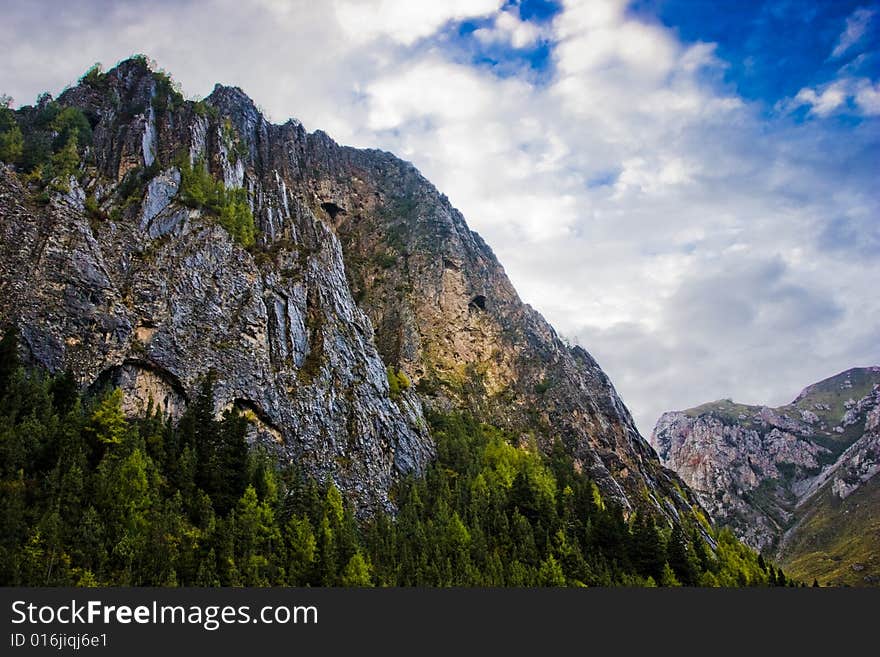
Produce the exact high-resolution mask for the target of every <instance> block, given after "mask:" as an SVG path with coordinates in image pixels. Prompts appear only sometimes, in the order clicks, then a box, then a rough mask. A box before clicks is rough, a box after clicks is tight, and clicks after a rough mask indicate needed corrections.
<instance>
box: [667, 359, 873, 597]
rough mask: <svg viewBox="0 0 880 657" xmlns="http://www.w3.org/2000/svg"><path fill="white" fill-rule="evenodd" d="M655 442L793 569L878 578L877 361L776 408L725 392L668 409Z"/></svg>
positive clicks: (858, 581)
mask: <svg viewBox="0 0 880 657" xmlns="http://www.w3.org/2000/svg"><path fill="white" fill-rule="evenodd" d="M651 443H652V444H653V446H654V447H655V449H656V450H657V452H658V454H659V456H660V460H661V462H662V463H663V464H664V465H666V466H667V467H669V468H672V469H673V470H675V471H676V472H678V474H679V475H680V476H681V477H682V478H683V479H684V480H685V481H686V482H687V483H688V485H689V486H690V487H691V488H692V489H693V490H694V491H695V492H696V494H697V496H698V497H699V499H700V501H701V502H702V504H703V506H704V507H705V508H706V509H707V510H708V511H709V513H710V515H711V516H712V519H713V520H714V521H715V522H717V523H720V524H723V525H727V526H729V527H731V528H732V529H733V530H734V532H735V533H736V534H737V535H738V536H739V537H740V538H741V539H742V540H743V541H745V542H746V543H747V544H749V545H751V546H753V547H754V548H756V549H759V550H762V551H764V552H765V553H768V554H772V555H775V556H776V557H777V558H778V559H779V560H780V562H781V563H782V564H783V565H784V566H785V567H786V568H787V570H788V571H789V572H790V573H791V574H792V575H794V576H796V577H798V578H800V579H802V580H806V581H810V580H812V579H813V578H818V579H819V581H820V582H821V583H829V584H849V585H865V584H878V583H880V476H876V475H877V474H878V472H880V367H866V368H855V369H851V370H847V371H846V372H842V373H841V374H838V375H836V376H833V377H831V378H829V379H825V380H824V381H820V382H819V383H816V384H813V385H811V386H808V387H807V388H805V389H804V390H803V392H801V393H800V394H799V395H798V396H797V398H796V399H795V400H794V401H793V402H792V403H791V404H788V405H786V406H781V407H779V408H769V407H766V406H747V405H743V404H737V403H734V402H733V401H731V400H720V401H715V402H711V403H708V404H703V405H702V406H697V407H696V408H692V409H688V410H685V411H677V412H669V413H664V414H663V416H662V417H661V418H660V420H659V421H658V422H657V426H656V427H655V428H654V432H653V434H652V436H651Z"/></svg>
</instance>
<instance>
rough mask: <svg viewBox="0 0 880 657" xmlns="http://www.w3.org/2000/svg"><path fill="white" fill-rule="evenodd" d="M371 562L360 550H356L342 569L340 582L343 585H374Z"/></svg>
mask: <svg viewBox="0 0 880 657" xmlns="http://www.w3.org/2000/svg"><path fill="white" fill-rule="evenodd" d="M372 569H373V568H372V566H371V565H370V562H369V561H368V560H367V559H365V558H364V556H363V555H362V554H361V553H360V552H355V553H354V554H353V555H352V557H351V559H349V560H348V563H347V564H346V565H345V568H343V570H342V575H341V577H340V580H339V583H340V584H341V585H342V586H372V583H373V582H372V578H371V577H370V573H371V571H372Z"/></svg>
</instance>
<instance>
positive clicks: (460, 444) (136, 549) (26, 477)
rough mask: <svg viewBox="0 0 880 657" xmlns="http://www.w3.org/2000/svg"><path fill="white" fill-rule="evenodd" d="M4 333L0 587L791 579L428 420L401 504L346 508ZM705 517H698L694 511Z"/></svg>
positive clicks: (518, 451)
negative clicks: (420, 469)
mask: <svg viewBox="0 0 880 657" xmlns="http://www.w3.org/2000/svg"><path fill="white" fill-rule="evenodd" d="M15 345H16V336H15V335H14V334H13V332H12V331H7V332H6V334H5V336H4V338H3V340H2V342H0V454H2V461H0V487H2V495H0V513H2V526H3V528H4V531H3V533H2V535H0V584H2V585H7V586H9V585H26V586H71V585H72V586H96V585H122V586H146V585H157V586H274V585H282V586H416V585H421V586H566V585H568V586H581V585H586V586H614V585H630V586H653V585H660V586H678V585H697V586H753V585H768V584H769V585H774V586H779V585H782V586H785V585H792V583H791V582H789V581H787V579H786V576H785V574H784V573H783V572H782V571H781V570H779V569H776V568H775V567H774V566H773V565H771V564H768V563H765V561H764V559H763V558H762V557H760V556H759V555H758V554H756V553H754V552H753V551H751V550H750V549H749V548H747V547H745V546H744V545H742V544H741V543H739V542H738V541H737V540H736V539H735V538H734V537H733V535H732V534H731V533H730V532H729V530H722V531H718V532H716V531H713V530H712V529H711V528H709V527H708V525H706V524H705V523H703V522H701V521H700V520H693V521H691V522H690V523H689V524H685V525H680V524H675V525H673V526H670V525H669V524H668V523H667V522H666V521H665V520H662V521H659V520H658V519H657V518H655V517H654V516H652V515H650V514H646V513H638V512H636V513H632V514H629V517H628V518H625V517H624V514H623V513H622V511H621V509H620V508H618V507H617V506H615V505H613V504H610V503H606V502H605V501H604V500H603V499H602V497H601V495H600V494H599V490H598V488H597V487H596V486H595V484H594V483H592V482H591V481H590V480H589V479H588V478H587V477H586V476H585V475H583V474H580V473H579V472H577V471H576V469H575V468H574V465H573V463H572V461H571V459H570V457H568V456H567V455H566V454H565V453H564V451H563V449H562V448H561V446H560V448H559V449H555V450H553V452H552V453H551V454H550V455H549V456H548V455H545V454H542V453H541V452H540V451H539V450H538V449H537V448H536V447H534V446H529V445H522V444H514V442H512V440H511V437H510V436H508V435H506V434H505V433H504V432H502V431H500V430H498V429H497V428H494V427H491V426H487V425H485V424H480V423H479V422H477V421H476V420H475V419H474V418H472V417H469V416H467V415H463V414H448V415H437V414H433V415H429V421H430V424H431V430H432V435H433V436H434V438H435V440H436V444H437V454H438V456H437V459H436V460H435V461H434V463H433V464H432V465H431V466H430V468H429V469H428V471H427V473H426V474H425V475H424V476H423V477H421V478H410V479H407V480H404V481H403V482H401V483H400V484H399V485H398V486H397V488H396V490H395V491H394V493H395V505H396V512H395V513H390V512H388V511H387V510H379V511H375V512H373V513H371V514H365V515H364V516H363V517H357V516H356V515H355V514H354V510H353V509H352V508H351V507H350V506H349V505H348V504H347V503H346V501H345V500H344V499H343V497H342V495H341V494H340V492H339V490H338V489H337V488H336V487H335V486H334V485H333V484H332V482H325V481H316V480H314V479H313V478H309V477H307V476H305V475H304V474H303V473H302V472H299V471H298V470H297V468H296V467H295V466H287V467H281V468H279V466H278V465H277V462H276V461H275V460H273V459H272V458H270V457H269V456H268V455H266V454H265V453H263V452H261V450H260V448H259V447H254V448H249V447H248V443H247V441H246V433H247V429H248V422H249V420H248V418H247V416H246V415H245V414H242V413H239V412H238V411H236V410H235V409H232V410H230V411H227V412H226V413H225V414H224V415H223V416H222V418H220V419H217V418H215V415H214V399H213V394H212V387H213V384H212V381H211V378H210V377H207V378H206V379H205V380H204V382H203V384H202V389H201V392H200V394H199V395H198V396H197V398H195V399H194V400H193V401H192V403H190V405H189V407H188V409H187V411H186V412H185V414H184V415H183V417H182V418H181V419H180V420H179V421H178V422H177V423H176V424H175V423H172V422H171V421H169V420H168V419H166V418H164V417H162V415H161V414H160V413H159V412H158V411H157V412H148V413H146V414H145V416H144V417H141V418H126V416H125V414H124V413H123V411H122V405H121V404H122V394H121V392H120V391H119V390H114V389H109V388H108V389H102V390H95V391H90V392H88V393H82V392H80V391H79V389H78V387H77V385H76V384H75V381H74V379H73V377H72V376H71V375H70V374H69V373H64V374H58V375H54V376H50V375H49V374H47V373H45V372H43V371H41V370H36V369H32V370H28V369H25V368H23V367H22V365H21V364H20V362H19V360H18V355H17V349H16V346H15ZM695 516H696V517H697V518H699V517H700V516H699V514H695Z"/></svg>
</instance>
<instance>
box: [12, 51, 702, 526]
mask: <svg viewBox="0 0 880 657" xmlns="http://www.w3.org/2000/svg"><path fill="white" fill-rule="evenodd" d="M42 102H44V103H45V102H47V101H46V100H45V99H44V100H43V101H42ZM58 103H59V105H61V106H62V107H75V108H78V109H79V110H81V111H82V112H83V113H84V114H85V116H87V117H88V118H89V122H90V124H91V125H92V129H93V138H92V141H91V145H90V146H89V147H88V148H87V149H86V152H85V156H84V158H83V165H82V166H81V167H80V168H79V171H78V173H77V175H76V176H72V177H71V178H70V181H69V185H68V191H66V192H64V193H60V192H59V193H56V194H54V195H52V196H51V198H49V199H48V202H47V203H46V204H45V205H41V204H39V203H36V202H35V201H34V200H33V194H32V193H31V192H30V191H29V190H28V189H26V187H25V184H24V183H23V182H22V181H21V179H20V178H19V177H18V176H16V175H15V174H13V173H12V172H11V171H8V170H7V171H4V172H2V175H0V234H2V246H0V321H10V320H11V321H13V322H15V323H16V324H17V325H18V326H19V328H20V331H21V335H22V338H23V342H24V348H25V351H26V355H27V357H28V358H29V359H30V361H31V362H34V363H38V364H40V365H43V366H45V367H47V368H49V369H50V370H52V371H57V370H59V369H62V368H71V369H72V370H73V372H74V373H75V374H76V376H77V377H78V379H79V380H80V382H81V383H82V384H83V385H95V384H96V383H97V384H100V383H101V382H104V381H109V382H112V383H114V384H116V385H120V386H121V387H122V388H123V390H124V392H125V399H126V404H127V408H129V409H130V410H131V411H132V412H135V411H136V410H139V409H143V408H144V407H145V405H146V404H147V403H149V401H150V400H152V401H154V402H157V403H159V404H160V406H161V407H162V408H163V409H164V410H165V411H166V412H168V413H169V414H171V415H174V414H177V413H179V412H180V410H181V409H182V408H183V407H184V405H185V404H186V403H187V400H188V399H189V398H190V397H191V395H192V394H193V393H194V391H195V390H196V389H197V381H198V380H199V379H200V378H201V377H202V376H204V375H205V374H206V373H207V372H208V371H213V372H214V373H215V374H216V376H217V391H216V397H217V403H218V410H219V409H220V408H222V407H225V406H228V405H232V404H234V405H238V406H240V407H242V408H246V409H249V410H250V411H252V414H253V416H254V417H255V418H256V420H255V423H256V424H255V427H254V432H253V436H252V437H253V439H254V440H259V441H261V442H263V443H264V444H266V445H268V446H270V448H272V449H274V450H275V451H276V452H277V454H278V455H279V457H280V458H285V459H292V460H297V461H300V462H302V463H303V464H304V465H305V466H306V467H307V469H309V470H310V471H312V472H314V473H316V474H319V475H330V476H332V477H333V478H334V479H335V480H336V482H337V483H338V484H339V485H340V487H341V488H342V489H343V490H345V491H346V492H347V493H348V494H349V495H350V496H351V497H352V498H353V499H355V500H356V501H357V502H358V503H359V505H360V506H361V507H362V508H366V507H369V506H370V505H375V504H381V505H388V504H390V502H389V498H388V491H389V489H390V487H391V486H392V484H393V482H394V481H395V479H396V478H397V477H399V476H400V475H401V474H405V473H408V472H416V473H417V472H420V471H422V469H423V468H424V467H425V464H426V463H427V462H428V461H429V460H430V458H431V456H432V450H433V445H432V441H431V439H430V436H429V435H428V431H427V428H426V422H425V420H424V416H423V406H427V407H429V408H432V409H436V410H442V411H448V410H455V409H465V410H468V411H469V412H472V413H474V414H476V415H477V416H478V417H480V418H481V419H483V420H485V421H487V422H491V423H493V424H497V425H499V426H503V427H505V428H507V429H509V430H510V431H512V432H514V433H515V434H517V435H521V436H522V438H523V440H530V439H532V438H534V439H536V440H537V442H538V444H539V445H541V446H542V447H543V448H544V449H546V450H550V449H551V448H552V447H553V445H554V444H555V443H556V442H557V441H559V442H561V444H562V445H563V446H564V448H565V449H566V450H567V451H568V452H569V453H570V454H571V455H572V456H573V457H574V458H575V460H576V463H577V465H578V467H580V468H583V469H584V470H586V471H588V472H589V473H590V474H591V476H593V478H594V479H595V480H596V481H597V483H598V485H599V486H600V489H601V491H602V493H603V495H604V496H605V497H606V498H607V499H609V500H613V501H616V502H618V503H620V504H621V505H623V506H624V508H626V509H634V508H637V507H646V508H650V509H653V510H654V511H655V512H659V513H663V514H666V515H668V516H670V517H674V516H675V515H677V514H679V513H682V512H685V513H690V511H691V508H692V507H693V505H694V504H695V500H694V499H693V498H692V497H691V496H690V493H689V491H687V488H686V487H685V486H682V485H681V482H680V481H679V480H678V479H677V477H676V476H675V475H674V474H673V473H672V472H670V471H668V470H666V469H664V468H663V467H662V466H661V465H660V463H659V461H658V460H657V458H656V455H655V454H654V452H653V450H652V449H651V448H650V446H649V445H648V444H647V443H646V442H645V440H644V439H643V438H642V437H641V436H640V435H639V433H638V431H637V430H636V428H635V425H634V423H633V421H632V418H631V416H630V414H629V411H628V410H627V409H626V407H625V406H624V404H623V403H622V402H621V400H620V398H619V397H618V396H617V394H616V392H615V390H614V388H613V386H612V384H611V382H610V381H609V379H608V377H607V376H606V375H605V374H604V372H602V370H601V368H600V367H599V366H598V364H597V363H596V362H595V361H594V360H593V359H592V357H590V355H589V354H588V353H587V352H586V351H585V350H583V349H582V348H580V347H574V348H571V347H569V346H567V345H566V344H565V343H564V342H563V341H562V340H561V339H560V338H559V336H558V335H557V334H556V332H555V331H554V330H553V328H552V327H551V326H550V325H549V324H548V323H547V322H546V321H545V320H544V319H543V318H542V317H541V316H540V314H538V313H537V312H536V311H535V310H533V309H532V308H531V307H529V306H527V305H525V304H523V303H522V302H521V300H520V299H519V297H518V295H517V294H516V291H515V290H514V289H513V287H512V286H511V284H510V282H509V280H508V279H507V276H506V275H505V273H504V270H503V268H502V267H501V265H500V264H499V263H498V261H497V259H496V258H495V256H494V254H493V253H492V251H491V249H490V248H489V247H488V246H487V245H486V244H485V242H484V241H483V240H482V239H481V238H480V237H479V236H478V235H477V234H476V233H474V232H473V231H471V230H470V229H469V228H468V227H467V224H466V223H465V220H464V218H463V217H462V216H461V214H460V213H459V212H458V211H457V210H455V209H454V208H453V207H452V206H451V204H450V203H449V201H448V199H446V197H445V196H443V195H442V194H440V193H439V192H438V191H437V190H436V189H435V188H434V187H433V185H431V184H430V183H429V182H428V181H427V180H425V179H424V178H423V177H422V176H421V175H420V174H419V173H418V171H417V170H416V169H415V168H414V167H413V166H412V165H411V164H409V163H406V162H403V161H401V160H399V159H397V158H396V157H394V156H393V155H391V154H389V153H385V152H381V151H376V150H358V149H353V148H348V147H342V146H339V145H337V144H336V143H335V142H333V140H332V139H330V137H329V136H327V135H326V134H324V133H322V132H320V131H318V132H313V133H308V132H306V130H305V129H304V128H303V126H302V125H301V124H299V123H298V122H296V121H294V120H290V121H288V122H287V123H284V124H283V125H274V124H271V123H269V122H268V121H266V119H265V118H264V117H263V116H262V115H261V113H260V112H259V111H258V109H257V108H256V106H255V105H254V103H253V102H252V101H251V100H250V99H249V98H248V97H247V96H246V95H245V94H244V93H243V92H242V91H241V90H240V89H237V88H234V87H224V86H220V85H218V86H217V87H216V88H215V89H214V92H213V93H212V94H211V95H210V96H209V97H208V98H206V99H205V100H204V101H201V102H191V101H184V100H183V99H182V97H180V96H179V94H176V92H174V90H173V88H172V87H171V86H170V85H169V84H167V77H164V76H163V75H162V74H159V73H156V72H154V71H152V70H151V69H150V68H149V66H148V65H147V62H146V61H145V60H144V59H142V58H134V59H131V60H127V61H125V62H122V63H121V64H119V65H118V66H117V67H116V68H115V69H113V70H112V71H110V72H108V73H106V74H101V75H100V76H95V79H91V80H89V79H84V80H83V81H82V82H81V83H80V84H78V85H77V86H75V87H72V88H70V89H68V90H67V91H65V92H64V93H63V94H61V96H60V97H59V98H58ZM22 111H27V108H25V110H22ZM181 158H184V159H181ZM183 162H186V163H187V166H190V167H199V166H206V167H207V169H208V171H210V173H211V175H212V176H213V177H214V178H215V179H216V180H221V181H223V184H224V187H225V188H226V189H230V190H233V189H242V190H245V192H246V198H247V203H248V205H249V208H250V211H251V213H252V215H253V217H254V222H255V226H256V229H257V238H256V244H254V245H253V246H247V247H246V246H244V245H242V244H240V243H239V242H237V241H236V240H235V239H233V238H232V236H231V235H230V234H229V233H228V232H227V231H226V230H225V229H224V228H222V227H221V226H220V225H218V222H217V221H216V220H215V218H214V217H212V216H210V213H206V212H205V211H204V210H202V209H197V208H195V209H194V208H193V207H188V206H187V204H185V203H183V202H182V199H181V185H182V183H181V167H182V163H183ZM388 368H390V370H391V372H392V374H393V373H394V372H399V373H403V374H404V375H405V377H404V378H403V379H402V380H406V381H411V382H412V384H413V385H411V386H398V388H399V389H398V390H397V391H395V392H392V390H391V388H390V386H389V378H390V377H389V376H388V375H387V373H386V372H387V369H388Z"/></svg>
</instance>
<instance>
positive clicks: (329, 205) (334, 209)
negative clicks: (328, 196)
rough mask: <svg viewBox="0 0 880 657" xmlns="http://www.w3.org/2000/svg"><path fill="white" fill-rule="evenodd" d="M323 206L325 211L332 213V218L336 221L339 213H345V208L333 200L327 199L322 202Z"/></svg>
mask: <svg viewBox="0 0 880 657" xmlns="http://www.w3.org/2000/svg"><path fill="white" fill-rule="evenodd" d="M321 207H322V208H324V211H325V212H326V213H327V214H329V215H330V218H331V219H333V220H334V221H335V220H336V216H337V215H339V214H344V213H345V208H343V207H341V206H339V205H337V204H336V203H333V202H332V201H325V202H324V203H321Z"/></svg>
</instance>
